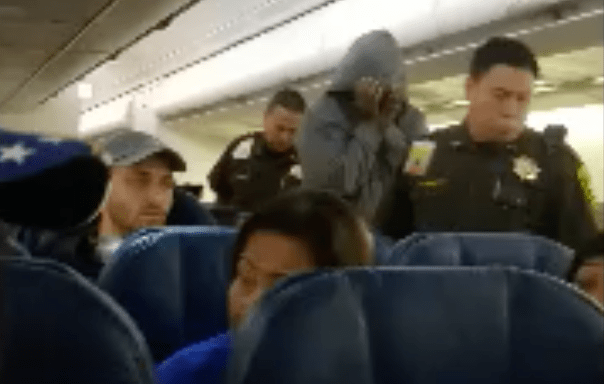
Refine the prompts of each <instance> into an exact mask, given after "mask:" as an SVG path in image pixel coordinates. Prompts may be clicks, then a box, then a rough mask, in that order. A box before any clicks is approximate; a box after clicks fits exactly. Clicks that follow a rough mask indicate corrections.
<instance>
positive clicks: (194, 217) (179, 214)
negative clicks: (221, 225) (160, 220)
mask: <svg viewBox="0 0 604 384" xmlns="http://www.w3.org/2000/svg"><path fill="white" fill-rule="evenodd" d="M166 222H167V223H168V225H179V226H183V225H216V224H217V222H216V219H215V218H214V216H212V214H211V213H210V211H209V210H208V209H206V207H205V206H204V205H203V204H202V203H201V202H200V201H199V199H197V198H196V197H195V196H194V195H193V194H192V193H190V192H187V191H185V190H183V189H181V188H179V187H176V188H175V189H174V202H173V204H172V208H171V209H170V212H169V213H168V217H167V218H166Z"/></svg>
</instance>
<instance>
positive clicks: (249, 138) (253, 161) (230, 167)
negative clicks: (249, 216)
mask: <svg viewBox="0 0 604 384" xmlns="http://www.w3.org/2000/svg"><path fill="white" fill-rule="evenodd" d="M208 178H209V181H210V186H211V187H212V189H213V190H214V191H215V192H216V194H217V196H218V199H217V200H218V203H219V204H221V205H229V206H235V207H237V208H239V209H241V210H243V211H251V210H253V209H254V208H255V207H257V206H258V204H262V203H263V202H265V201H267V200H268V199H270V198H272V197H274V196H276V195H277V194H278V193H279V192H280V191H282V190H284V189H288V188H291V187H293V186H298V185H299V184H300V181H301V179H302V174H301V168H300V165H299V162H298V159H297V156H296V153H295V151H294V150H293V149H292V150H291V151H289V152H286V153H276V152H274V151H271V150H270V149H269V148H268V146H267V143H266V141H265V140H264V137H263V135H262V133H261V132H255V133H252V134H248V135H244V136H241V137H239V138H237V139H235V140H234V141H233V142H232V143H231V144H229V146H228V147H227V149H226V151H225V152H224V153H223V154H222V156H221V158H220V160H219V161H218V162H217V163H216V165H214V168H213V169H212V171H211V172H210V175H209V177H208Z"/></svg>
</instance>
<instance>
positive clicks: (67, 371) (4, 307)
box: [0, 258, 153, 384]
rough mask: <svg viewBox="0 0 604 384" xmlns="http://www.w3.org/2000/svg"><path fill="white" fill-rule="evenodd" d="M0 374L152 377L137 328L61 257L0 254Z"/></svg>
mask: <svg viewBox="0 0 604 384" xmlns="http://www.w3.org/2000/svg"><path fill="white" fill-rule="evenodd" d="M0 382H1V383H3V384H13V383H14V384H17V383H18V384H28V383H74V384H75V383H99V384H101V383H103V384H106V383H124V384H132V383H153V378H152V361H151V355H150V353H149V350H148V347H147V345H146V343H145V340H144V337H143V335H142V333H141V332H140V331H139V330H138V328H137V327H136V325H135V324H134V322H133V321H132V319H131V318H130V316H128V314H126V312H125V311H124V310H123V309H122V308H120V307H119V305H117V303H115V301H113V299H111V298H110V297H109V296H108V295H106V294H105V293H104V292H102V291H101V290H99V289H98V288H97V287H95V286H94V285H93V284H92V283H90V282H89V281H88V280H87V279H85V278H84V277H82V276H81V275H80V274H78V273H77V272H75V271H74V270H72V269H71V268H69V267H67V266H64V265H62V264H59V263H56V262H53V261H49V260H40V259H26V258H0Z"/></svg>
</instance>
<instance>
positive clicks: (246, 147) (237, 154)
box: [232, 137, 254, 160]
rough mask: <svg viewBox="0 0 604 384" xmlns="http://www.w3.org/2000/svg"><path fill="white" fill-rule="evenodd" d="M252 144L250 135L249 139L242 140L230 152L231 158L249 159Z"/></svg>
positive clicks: (252, 140)
mask: <svg viewBox="0 0 604 384" xmlns="http://www.w3.org/2000/svg"><path fill="white" fill-rule="evenodd" d="M253 145H254V139H253V138H252V137H250V138H249V139H246V140H243V141H242V142H241V143H239V145H237V147H236V148H235V150H234V151H233V153H232V156H233V159H235V160H245V159H249V158H250V156H251V155H252V146H253Z"/></svg>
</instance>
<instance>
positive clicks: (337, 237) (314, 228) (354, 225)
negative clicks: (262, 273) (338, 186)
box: [231, 189, 373, 279]
mask: <svg viewBox="0 0 604 384" xmlns="http://www.w3.org/2000/svg"><path fill="white" fill-rule="evenodd" d="M258 232H268V233H275V234H279V235H285V236H291V237H293V238H295V239H297V240H300V241H301V242H302V243H303V244H305V245H306V246H307V247H308V248H309V250H310V251H311V254H312V255H313V257H314V260H313V261H314V264H315V265H316V266H317V267H319V268H320V267H327V268H329V267H342V266H354V265H367V264H370V263H372V255H373V249H372V244H373V243H372V241H371V234H370V233H369V230H368V229H367V227H366V226H365V224H364V222H363V221H362V219H361V218H360V217H359V216H358V215H356V214H355V211H354V210H353V208H352V207H351V206H349V205H348V204H347V203H346V202H344V201H343V200H341V199H340V198H339V197H337V196H336V195H334V194H332V193H331V192H325V191H312V190H303V189H296V190H293V191H290V192H286V193H284V194H282V195H280V196H278V197H276V198H275V199H273V200H271V201H270V202H268V203H266V204H265V205H264V206H262V207H261V208H259V209H258V210H257V211H256V212H254V213H253V214H252V215H251V216H250V217H249V218H248V219H247V220H246V221H245V223H244V224H243V226H242V227H241V230H240V231H239V235H238V237H237V240H236V241H235V245H234V248H233V257H232V265H231V279H233V278H234V277H235V276H236V266H237V263H238V262H239V259H240V258H241V252H242V251H243V249H244V248H245V246H246V243H247V241H248V239H249V238H250V236H251V235H253V234H255V233H258Z"/></svg>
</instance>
